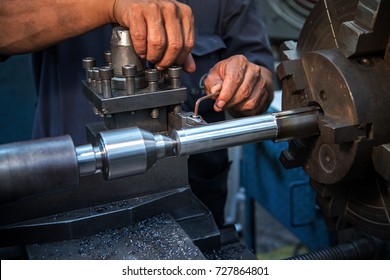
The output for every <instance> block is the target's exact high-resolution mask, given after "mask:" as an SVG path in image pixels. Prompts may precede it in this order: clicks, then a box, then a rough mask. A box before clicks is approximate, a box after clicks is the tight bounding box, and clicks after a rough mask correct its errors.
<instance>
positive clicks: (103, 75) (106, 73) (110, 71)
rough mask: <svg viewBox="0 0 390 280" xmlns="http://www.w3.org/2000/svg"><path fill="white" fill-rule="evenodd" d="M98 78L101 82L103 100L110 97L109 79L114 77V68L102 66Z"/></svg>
mask: <svg viewBox="0 0 390 280" xmlns="http://www.w3.org/2000/svg"><path fill="white" fill-rule="evenodd" d="M99 76H100V79H101V80H102V90H103V97H104V98H110V97H112V93H111V90H112V87H111V79H112V78H113V77H114V68H112V67H110V66H104V67H102V68H100V69H99Z"/></svg>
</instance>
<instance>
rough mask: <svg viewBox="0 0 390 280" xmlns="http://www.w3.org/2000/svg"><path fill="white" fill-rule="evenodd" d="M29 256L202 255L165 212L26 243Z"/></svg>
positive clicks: (135, 257)
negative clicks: (107, 227) (68, 236)
mask: <svg viewBox="0 0 390 280" xmlns="http://www.w3.org/2000/svg"><path fill="white" fill-rule="evenodd" d="M27 254H28V256H29V258H30V259H48V260H96V259H102V260H180V259H182V260H187V259H205V257H204V256H203V254H202V252H201V251H200V250H199V248H198V247H196V246H195V245H194V243H193V242H192V240H191V239H190V238H189V237H188V235H187V234H186V233H185V232H184V231H183V229H182V228H181V227H180V226H179V225H178V224H177V223H176V222H175V220H174V219H173V218H172V217H170V216H169V215H168V214H159V215H156V216H154V217H151V218H148V219H145V220H143V221H140V222H138V223H136V224H135V225H133V226H128V227H124V228H121V229H110V230H107V231H104V232H101V233H98V234H95V235H91V236H86V237H82V238H80V239H73V240H66V241H62V242H53V243H44V244H34V245H29V246H27Z"/></svg>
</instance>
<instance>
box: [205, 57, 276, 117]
mask: <svg viewBox="0 0 390 280" xmlns="http://www.w3.org/2000/svg"><path fill="white" fill-rule="evenodd" d="M205 90H206V93H207V94H212V93H215V92H220V94H219V95H218V97H217V98H216V101H215V104H214V110H215V111H217V112H220V111H222V110H225V109H228V110H229V112H230V113H231V114H232V115H233V116H235V117H238V116H252V115H257V114H260V113H262V112H264V111H265V110H266V109H267V108H268V106H269V104H270V103H271V101H272V99H273V83H272V73H271V72H270V71H269V70H268V69H266V68H264V67H261V66H259V65H256V64H254V63H251V62H249V61H248V59H246V57H244V56H243V55H235V56H232V57H230V58H228V59H225V60H223V61H220V62H218V63H217V64H216V65H215V66H214V67H213V68H212V69H211V70H210V72H209V74H208V76H207V78H206V80H205Z"/></svg>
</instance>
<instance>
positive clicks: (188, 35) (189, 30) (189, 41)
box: [176, 3, 195, 65]
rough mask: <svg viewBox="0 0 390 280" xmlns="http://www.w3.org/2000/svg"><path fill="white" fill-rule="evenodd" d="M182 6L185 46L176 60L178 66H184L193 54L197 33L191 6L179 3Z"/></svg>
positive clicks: (181, 14)
mask: <svg viewBox="0 0 390 280" xmlns="http://www.w3.org/2000/svg"><path fill="white" fill-rule="evenodd" d="M178 5H180V6H179V7H180V10H179V17H180V19H181V24H182V25H181V29H182V36H183V46H182V51H181V52H180V53H179V55H178V56H177V58H176V63H177V64H178V65H181V64H183V63H184V62H185V61H186V59H187V56H188V55H189V54H190V53H191V50H192V48H193V47H194V44H195V31H194V17H193V14H192V10H191V8H190V7H189V6H187V5H184V4H181V3H178Z"/></svg>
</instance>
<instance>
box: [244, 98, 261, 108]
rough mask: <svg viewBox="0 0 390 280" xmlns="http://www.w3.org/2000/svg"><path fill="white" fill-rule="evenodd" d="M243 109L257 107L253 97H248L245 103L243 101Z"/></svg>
mask: <svg viewBox="0 0 390 280" xmlns="http://www.w3.org/2000/svg"><path fill="white" fill-rule="evenodd" d="M244 107H245V110H246V111H254V110H256V109H257V107H258V104H257V101H256V100H255V99H250V100H248V101H247V102H246V103H245V106H244Z"/></svg>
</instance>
